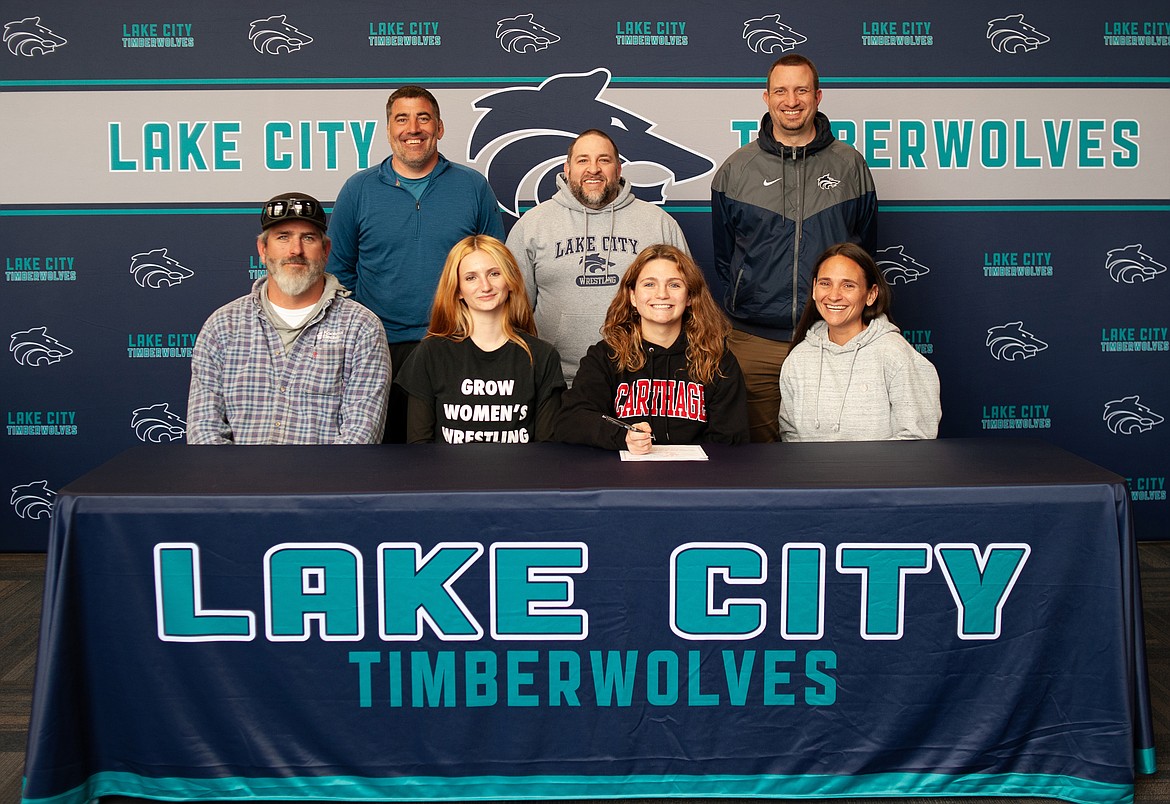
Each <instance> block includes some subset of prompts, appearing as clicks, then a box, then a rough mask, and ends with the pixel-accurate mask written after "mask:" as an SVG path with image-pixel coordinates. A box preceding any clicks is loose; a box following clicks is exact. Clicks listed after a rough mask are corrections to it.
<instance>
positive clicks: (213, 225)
mask: <svg viewBox="0 0 1170 804" xmlns="http://www.w3.org/2000/svg"><path fill="white" fill-rule="evenodd" d="M1164 12H1165V9H1164V4H1163V3H1161V2H1159V0H1132V1H1130V2H1120V3H1111V4H1107V5H1102V4H1099V3H1090V2H1087V1H1085V0H1078V2H1072V3H1065V4H1060V5H1059V6H1054V5H1053V4H1050V3H1039V2H1034V0H1033V1H1031V2H1021V3H1019V4H1016V5H1014V6H1008V7H1005V8H1003V9H995V10H989V9H987V8H985V7H983V6H980V5H971V6H963V7H950V6H946V5H939V4H937V3H931V2H926V0H911V1H910V2H898V3H876V4H875V3H872V2H861V0H853V1H851V2H841V3H834V4H832V7H831V8H829V7H826V6H825V5H824V4H818V3H812V2H795V3H785V4H782V5H776V4H768V3H761V2H718V3H715V2H712V3H690V4H686V5H685V6H680V5H679V4H677V3H667V2H648V3H639V4H638V5H637V8H636V10H633V9H631V7H630V6H629V4H626V3H619V2H610V0H602V2H598V3H595V4H592V5H591V6H590V8H589V14H588V15H587V17H586V18H582V15H581V9H580V7H579V6H575V5H573V4H567V5H561V6H557V5H553V6H548V5H547V4H542V5H533V6H530V7H526V6H523V5H518V4H515V3H510V2H509V3H503V2H483V3H452V4H444V5H442V6H440V7H438V8H436V9H434V10H432V9H428V10H427V11H426V13H420V14H412V13H408V12H406V11H404V10H400V9H398V8H388V7H387V6H386V5H385V4H381V3H365V2H350V3H345V4H342V5H341V6H339V7H335V6H322V5H320V4H312V3H308V2H305V1H304V0H286V2H282V3H279V4H277V5H275V6H274V5H272V4H269V3H257V2H239V3H235V4H233V5H232V8H231V9H230V10H227V11H225V10H224V9H219V8H210V7H208V8H190V9H183V10H181V11H177V12H175V13H171V12H169V11H168V12H166V13H163V12H161V11H160V10H159V9H158V7H157V4H153V3H147V2H134V1H127V2H108V3H101V4H90V5H88V6H83V7H77V6H75V5H74V4H66V3H61V2H53V1H52V0H42V1H41V2H32V3H29V4H26V5H25V6H22V7H20V8H19V9H15V10H14V9H7V10H5V11H4V12H3V14H4V18H3V19H0V26H2V27H3V47H2V48H0V117H2V119H3V120H4V121H5V123H4V125H5V148H4V149H3V152H2V153H0V174H2V175H3V177H4V178H3V182H0V253H2V254H3V259H4V267H5V281H4V283H3V285H2V286H0V321H3V322H4V330H3V332H0V338H3V339H4V342H5V343H6V344H7V347H8V348H7V350H6V355H5V357H4V358H3V359H2V360H0V389H2V390H0V406H2V408H3V416H4V419H5V430H4V432H3V434H0V458H2V460H0V491H2V492H3V494H5V495H6V497H5V499H6V500H7V503H8V504H7V505H5V506H0V509H2V510H0V550H41V549H44V547H45V544H46V536H47V530H48V520H49V517H50V515H51V507H52V500H53V497H54V495H55V493H56V490H57V489H59V488H60V487H61V486H62V485H64V484H65V483H67V482H68V481H69V480H70V479H71V478H73V477H76V476H77V475H78V474H80V473H82V472H84V471H86V470H88V469H90V468H92V467H94V466H96V465H98V464H99V463H101V462H102V461H103V460H105V459H106V458H108V457H110V456H112V455H114V454H116V453H117V452H118V451H120V450H121V449H123V448H124V447H126V446H128V445H131V444H135V443H139V442H141V441H148V442H159V441H171V440H180V439H182V437H183V431H184V426H185V415H186V389H187V380H188V376H189V354H190V347H191V340H192V338H193V336H194V334H195V333H197V332H198V329H199V326H200V324H201V323H202V321H203V320H204V319H205V318H206V317H207V315H208V314H210V312H211V311H212V310H213V309H214V308H215V307H216V306H218V305H219V304H222V303H224V302H226V301H228V300H229V299H231V298H234V297H236V296H238V295H241V294H242V293H244V292H246V291H247V289H248V286H249V284H250V282H251V281H252V279H253V278H254V277H255V276H256V275H257V271H258V266H257V265H256V264H255V261H254V254H255V248H254V245H253V243H252V239H253V235H254V234H255V231H256V228H257V222H256V213H257V211H258V208H259V205H260V203H261V202H262V201H263V200H264V199H265V198H267V197H269V196H271V195H273V194H276V193H278V192H284V191H288V190H294V189H297V190H303V191H305V192H310V193H312V194H314V195H316V196H317V197H319V198H321V199H322V200H324V201H325V202H326V203H327V205H331V203H332V201H333V199H335V198H336V194H337V191H338V189H339V188H340V186H341V184H342V182H343V181H344V180H345V178H346V177H347V176H348V175H350V174H351V173H352V172H354V171H355V170H357V169H360V168H364V167H367V166H369V165H373V164H377V162H378V161H380V160H381V159H383V158H384V157H385V156H386V155H387V153H388V148H387V145H386V142H385V138H384V133H383V124H384V117H383V106H384V102H385V96H386V94H388V92H389V91H390V90H392V89H393V88H394V87H397V86H399V85H401V84H403V83H408V82H418V83H423V84H425V85H427V86H429V87H430V88H432V89H433V90H434V91H435V92H436V93H437V95H438V97H439V99H440V102H441V104H442V113H443V118H444V121H445V123H446V136H445V137H444V139H443V142H442V144H441V147H442V150H443V152H444V153H445V154H446V155H447V156H449V157H450V158H452V159H453V160H456V161H460V162H463V163H465V164H469V165H471V166H473V167H475V168H476V169H478V170H480V171H481V172H484V173H485V175H487V176H488V178H489V180H490V182H491V184H492V186H493V189H494V190H495V191H496V194H497V196H498V197H499V199H500V202H501V205H502V207H503V209H504V210H505V213H506V214H505V221H506V224H507V225H509V226H510V225H511V222H512V221H513V220H514V219H515V215H516V214H519V213H520V212H522V211H523V210H524V209H526V208H528V207H530V206H531V205H532V204H533V203H534V202H535V201H539V200H541V199H542V198H544V197H547V193H548V187H549V183H550V181H551V176H552V174H553V173H555V171H556V170H557V166H558V164H559V161H560V154H562V153H563V148H564V146H565V144H566V143H567V142H568V139H569V138H570V137H571V136H572V134H573V133H575V132H576V131H579V130H581V129H583V128H585V127H589V126H601V127H603V128H606V129H607V130H609V131H610V132H611V133H612V134H613V135H614V136H615V137H617V138H618V139H619V142H620V143H621V147H622V151H623V158H624V159H625V160H626V165H625V169H624V170H625V175H626V176H627V178H629V179H631V180H632V181H633V182H634V183H635V184H636V185H637V186H638V188H639V194H640V195H642V196H643V197H646V198H647V199H650V200H655V201H657V202H660V203H663V204H664V206H665V208H666V209H667V210H668V211H669V212H670V213H671V214H672V215H675V216H676V217H677V218H678V220H679V221H680V223H681V225H682V226H683V228H684V231H685V232H686V235H687V237H688V240H689V242H690V244H691V246H692V250H693V252H694V254H695V256H696V258H697V259H698V260H699V261H700V262H703V263H706V262H708V261H709V260H710V258H711V245H710V243H711V240H710V231H709V214H710V202H709V184H710V178H711V175H712V173H713V172H714V169H715V168H716V167H717V166H718V165H719V164H720V163H721V162H722V161H723V159H724V158H726V156H727V155H728V154H729V153H730V152H731V151H733V150H734V149H735V148H737V147H739V146H740V145H741V144H743V143H746V142H749V141H750V140H751V139H752V137H753V136H754V133H755V130H756V126H757V125H758V121H759V119H760V116H761V115H762V114H763V112H764V104H763V103H762V101H761V99H760V93H761V91H762V89H763V75H764V73H765V71H766V70H767V66H768V65H769V64H770V63H771V62H772V60H773V59H775V58H777V57H778V56H780V55H782V54H783V53H785V52H801V53H804V54H806V55H809V56H810V57H812V58H813V59H814V60H815V61H816V62H817V64H818V66H819V67H820V71H821V74H822V77H823V82H822V85H823V88H824V92H825V94H824V99H823V102H822V107H821V108H822V110H824V111H825V112H826V113H827V114H828V115H829V117H830V118H831V119H832V120H833V121H834V124H835V127H836V130H837V132H838V134H839V136H841V137H842V138H843V139H845V140H846V141H848V142H850V143H851V144H853V145H854V146H855V147H857V148H859V150H861V151H862V152H863V153H864V154H865V156H866V158H867V160H868V161H869V162H870V164H871V166H872V167H873V172H874V178H875V181H876V184H877V188H878V193H879V197H880V201H881V211H880V214H879V238H878V239H879V254H878V255H877V257H878V259H879V260H880V261H881V265H882V267H883V270H884V271H885V272H886V275H887V276H888V277H889V278H890V279H891V281H892V282H893V283H894V290H895V306H894V317H895V319H896V320H897V322H898V323H899V324H900V325H901V326H902V328H903V330H904V332H905V334H906V336H907V338H908V339H909V340H910V341H911V342H912V343H914V344H915V345H916V346H917V347H918V348H919V350H920V351H921V352H923V353H924V354H926V355H927V356H928V357H929V358H930V359H931V360H932V361H933V362H934V363H935V365H936V367H937V368H938V371H939V374H940V377H941V380H942V387H943V410H944V416H943V422H942V432H941V434H942V435H943V436H944V437H948V436H969V435H983V434H996V435H1000V436H1003V437H1005V438H1010V437H1013V436H1018V435H1021V434H1026V435H1039V436H1042V437H1044V438H1047V439H1050V440H1051V441H1053V442H1054V443H1057V444H1059V445H1061V446H1063V447H1065V448H1067V449H1070V450H1072V451H1074V452H1076V453H1078V454H1080V455H1083V456H1085V457H1087V458H1089V459H1091V460H1093V461H1095V462H1097V463H1100V464H1102V465H1104V466H1106V467H1108V468H1110V469H1112V470H1114V471H1116V472H1117V473H1119V474H1121V475H1122V476H1124V477H1125V478H1126V479H1127V481H1128V483H1129V488H1130V493H1131V497H1132V502H1133V511H1134V516H1135V522H1136V531H1137V534H1138V538H1145V539H1160V538H1167V537H1168V536H1170V507H1168V503H1167V501H1166V486H1165V481H1166V475H1167V457H1166V456H1167V455H1170V449H1168V446H1170V445H1168V444H1167V433H1170V425H1168V424H1167V423H1166V422H1165V418H1166V416H1167V415H1168V413H1167V411H1170V370H1168V368H1170V366H1168V364H1167V354H1168V351H1167V350H1168V349H1170V338H1168V329H1170V315H1168V314H1167V312H1166V311H1167V310H1168V309H1170V290H1168V289H1170V272H1167V270H1166V269H1167V266H1168V265H1170V198H1168V192H1167V187H1168V186H1170V185H1168V183H1167V181H1166V177H1167V176H1170V152H1168V151H1167V149H1166V148H1165V147H1164V145H1163V143H1165V142H1167V141H1170V69H1168V68H1167V64H1170V59H1168V58H1167V56H1168V55H1170V27H1168V25H1167V22H1166V17H1165V13H1164ZM538 134H539V137H538V136H537V135H538ZM518 154H519V156H517V155H518Z"/></svg>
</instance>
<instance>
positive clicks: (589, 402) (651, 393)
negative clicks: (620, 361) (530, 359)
mask: <svg viewBox="0 0 1170 804" xmlns="http://www.w3.org/2000/svg"><path fill="white" fill-rule="evenodd" d="M643 345H644V349H645V352H646V364H645V365H644V366H642V368H641V369H640V370H638V371H632V372H631V371H622V370H619V369H618V367H617V364H616V363H615V362H614V361H613V360H612V359H610V356H609V355H610V353H611V349H610V347H609V344H607V343H606V342H605V341H601V342H599V343H595V344H594V345H593V346H590V347H589V351H588V352H586V353H585V357H583V358H582V359H581V367H580V368H579V369H578V370H577V377H576V379H575V380H574V381H573V387H572V388H570V389H569V390H568V391H566V392H565V395H564V396H563V397H562V398H561V412H560V414H559V415H558V416H557V422H556V428H555V430H556V439H557V440H558V441H566V442H568V443H570V444H589V445H591V446H594V447H601V448H603V449H625V448H626V431H625V430H623V429H622V428H620V427H618V426H617V425H615V424H612V423H611V422H607V421H606V420H605V419H603V418H602V416H603V415H605V416H613V417H615V418H618V419H621V420H622V421H624V422H627V423H628V424H637V423H638V422H649V424H650V429H651V430H652V431H653V433H654V439H655V443H658V444H699V443H702V442H715V443H721V444H743V443H746V442H747V440H748V420H747V392H746V391H745V390H744V384H743V374H742V373H741V372H740V370H739V363H737V362H736V360H735V356H734V355H732V354H731V352H730V351H726V350H725V351H724V353H723V359H722V360H721V361H720V363H719V374H718V375H717V376H716V377H715V379H714V380H713V381H712V382H710V383H706V384H703V383H699V382H696V381H694V380H692V379H691V377H690V375H689V374H688V372H687V354H686V353H687V337H686V333H685V332H684V333H682V334H680V335H679V336H678V339H677V340H676V341H675V342H674V344H673V345H671V346H669V347H663V346H658V345H657V344H653V343H648V342H647V343H644V344H643Z"/></svg>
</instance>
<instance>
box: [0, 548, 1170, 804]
mask: <svg viewBox="0 0 1170 804" xmlns="http://www.w3.org/2000/svg"><path fill="white" fill-rule="evenodd" d="M1138 550H1139V553H1140V558H1141V573H1142V597H1143V610H1144V611H1145V624H1146V649H1147V651H1148V655H1149V673H1150V684H1151V694H1152V697H1153V701H1154V729H1155V735H1156V745H1157V749H1158V752H1157V760H1158V773H1157V774H1155V775H1154V776H1143V777H1140V778H1139V779H1138V781H1137V789H1136V794H1135V802H1136V804H1170V542H1153V543H1143V544H1141V545H1140V546H1139V548H1138ZM44 568H45V557H44V555H41V554H24V553H0V804H10V803H11V804H15V803H16V802H19V801H20V782H21V775H22V773H23V770H24V749H25V739H26V734H27V728H28V714H29V702H30V700H31V697H32V680H33V669H34V666H35V661H36V646H37V627H38V624H39V621H40V611H41V593H42V591H43V588H44V583H43V576H44ZM131 801H132V800H131V799H125V798H121V797H113V798H107V799H105V800H104V801H103V804H130V802H131ZM675 801H677V802H678V804H698V802H700V801H703V800H702V799H655V800H654V802H653V804H661V802H675ZM710 801H711V802H712V804H715V802H718V804H726V802H729V801H735V799H713V800H710ZM769 801H790V799H783V800H781V799H769ZM793 801H794V800H793ZM800 801H801V804H891V803H892V802H908V803H909V802H913V804H975V802H978V804H1007V802H1015V804H1021V803H1023V804H1044V802H1048V804H1051V801H1052V799H1032V798H1028V799H1021V798H1017V799H1009V798H1002V797H995V798H977V799H972V798H965V799H963V798H903V799H890V798H885V799H857V798H849V799H800ZM252 804H261V802H252Z"/></svg>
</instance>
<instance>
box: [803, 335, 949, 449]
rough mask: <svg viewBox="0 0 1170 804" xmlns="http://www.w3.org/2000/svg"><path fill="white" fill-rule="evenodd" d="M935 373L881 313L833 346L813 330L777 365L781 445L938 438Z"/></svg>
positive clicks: (937, 401) (940, 412) (937, 389)
mask: <svg viewBox="0 0 1170 804" xmlns="http://www.w3.org/2000/svg"><path fill="white" fill-rule="evenodd" d="M941 418H942V408H941V406H940V405H939V385H938V373H937V372H936V371H935V370H934V366H933V365H932V364H931V362H930V361H929V360H927V359H926V358H925V357H923V356H922V355H921V354H919V353H918V351H917V350H916V349H915V348H914V347H913V346H911V345H910V344H909V343H907V342H906V339H905V338H903V337H902V333H901V332H899V331H898V328H897V327H895V326H894V325H893V324H891V323H890V321H889V319H887V318H886V317H885V316H884V315H880V316H878V317H877V318H875V319H874V320H873V321H871V322H869V326H867V327H866V328H865V329H864V330H863V331H862V332H860V333H859V334H858V335H857V336H856V337H854V338H853V339H852V340H850V341H849V342H848V343H846V344H845V345H844V346H838V345H837V344H835V343H833V342H832V341H831V340H829V327H828V325H827V324H826V323H825V322H824V321H818V322H816V323H815V324H813V325H812V327H811V328H810V329H809V331H808V334H807V335H805V338H804V340H803V341H801V342H800V343H798V344H797V345H796V346H795V347H794V348H793V349H792V351H791V352H790V353H789V354H788V357H787V358H785V360H784V363H783V365H782V366H781V367H780V438H781V439H782V440H783V441H889V440H895V439H916V438H936V437H937V436H938V423H939V419H941Z"/></svg>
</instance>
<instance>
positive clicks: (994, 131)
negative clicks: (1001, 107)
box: [979, 120, 1008, 169]
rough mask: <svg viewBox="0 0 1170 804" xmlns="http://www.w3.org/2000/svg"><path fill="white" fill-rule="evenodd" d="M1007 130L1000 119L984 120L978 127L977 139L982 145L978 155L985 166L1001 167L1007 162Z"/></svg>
mask: <svg viewBox="0 0 1170 804" xmlns="http://www.w3.org/2000/svg"><path fill="white" fill-rule="evenodd" d="M1007 139H1008V130H1007V123H1005V122H1003V121H1002V120H984V121H983V125H981V126H980V127H979V141H980V143H981V145H982V147H981V148H980V152H979V156H980V162H981V163H982V164H983V167H985V168H993V169H994V168H1001V167H1003V166H1005V165H1006V164H1007V160H1008V148H1007Z"/></svg>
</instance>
